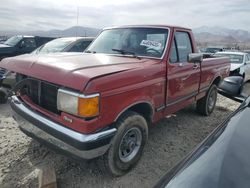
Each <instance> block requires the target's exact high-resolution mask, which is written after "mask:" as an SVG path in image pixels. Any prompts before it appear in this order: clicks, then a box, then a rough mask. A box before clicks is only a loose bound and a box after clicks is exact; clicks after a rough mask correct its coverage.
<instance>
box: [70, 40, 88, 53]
mask: <svg viewBox="0 0 250 188" xmlns="http://www.w3.org/2000/svg"><path fill="white" fill-rule="evenodd" d="M90 43H91V41H81V42H78V43H76V44H74V46H72V48H71V49H70V50H69V51H70V52H83V51H84V50H85V49H86V48H87V47H88V45H89V44H90Z"/></svg>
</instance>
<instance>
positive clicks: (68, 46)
mask: <svg viewBox="0 0 250 188" xmlns="http://www.w3.org/2000/svg"><path fill="white" fill-rule="evenodd" d="M93 40H94V37H64V38H58V39H54V40H52V41H50V42H48V43H46V44H44V45H42V46H41V47H39V48H38V49H36V50H35V51H33V52H32V53H35V54H47V53H57V52H83V51H84V50H85V49H86V48H87V47H88V46H89V44H90V43H91V42H92V41H93Z"/></svg>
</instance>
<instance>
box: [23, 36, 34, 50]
mask: <svg viewBox="0 0 250 188" xmlns="http://www.w3.org/2000/svg"><path fill="white" fill-rule="evenodd" d="M22 47H23V48H36V42H35V39H33V38H24V39H23V41H22Z"/></svg>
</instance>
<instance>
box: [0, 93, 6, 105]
mask: <svg viewBox="0 0 250 188" xmlns="http://www.w3.org/2000/svg"><path fill="white" fill-rule="evenodd" d="M6 102H7V96H6V93H5V92H3V91H1V90H0V104H4V103H6Z"/></svg>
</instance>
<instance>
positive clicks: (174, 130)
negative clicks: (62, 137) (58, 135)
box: [0, 96, 239, 188]
mask: <svg viewBox="0 0 250 188" xmlns="http://www.w3.org/2000/svg"><path fill="white" fill-rule="evenodd" d="M238 106H239V104H238V103H236V102H233V101H232V100H230V99H226V98H224V97H222V96H219V98H218V102H217V106H216V108H215V111H214V113H213V114H212V115H211V116H210V117H202V116H200V115H198V114H197V113H196V112H195V106H194V105H191V106H188V107H187V108H185V109H183V110H181V111H179V112H178V113H176V114H175V115H176V116H172V117H170V118H166V119H164V120H162V121H160V122H159V123H157V124H155V126H153V127H150V129H149V140H148V143H147V145H146V147H145V148H144V154H143V156H142V158H141V160H140V162H139V163H138V165H137V166H136V168H134V169H133V170H132V171H131V172H130V173H128V174H126V175H125V176H123V177H120V178H111V177H109V176H108V175H107V174H106V173H105V172H103V171H101V170H100V168H99V165H100V164H99V162H98V161H97V160H92V161H88V162H87V161H86V162H82V163H79V162H76V161H72V160H70V159H68V158H67V157H64V156H61V155H59V154H56V153H54V152H53V151H51V150H48V149H47V148H46V147H44V146H42V145H41V144H39V143H37V142H36V141H34V140H32V139H30V138H28V137H27V136H26V135H24V134H23V133H22V132H21V131H20V130H19V129H18V128H17V126H16V124H15V122H14V120H13V119H12V117H11V110H10V108H9V106H8V105H7V104H2V105H0V185H1V186H0V187H10V188H12V187H32V188H33V187H37V185H38V182H37V181H38V180H37V174H38V169H39V168H41V167H43V166H44V165H45V166H46V165H50V166H53V167H54V168H55V170H56V175H57V181H58V186H59V187H62V188H64V187H65V188H69V187H130V188H133V187H152V186H153V185H154V184H155V183H156V181H157V180H159V178H160V177H161V176H162V175H163V174H164V173H166V171H167V170H169V169H170V168H171V167H172V166H173V165H174V164H175V163H177V162H178V161H179V160H180V159H181V158H182V157H184V156H185V155H186V154H187V153H188V152H190V151H191V150H192V149H193V148H194V147H195V146H197V144H198V143H200V142H201V141H202V140H203V139H204V138H205V137H206V136H207V135H208V134H209V133H210V132H211V131H212V130H213V129H214V128H215V127H216V126H217V125H218V124H220V123H221V122H222V121H223V120H224V119H226V117H227V116H228V115H229V114H230V113H231V112H232V111H234V110H235V109H236V108H237V107H238Z"/></svg>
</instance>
